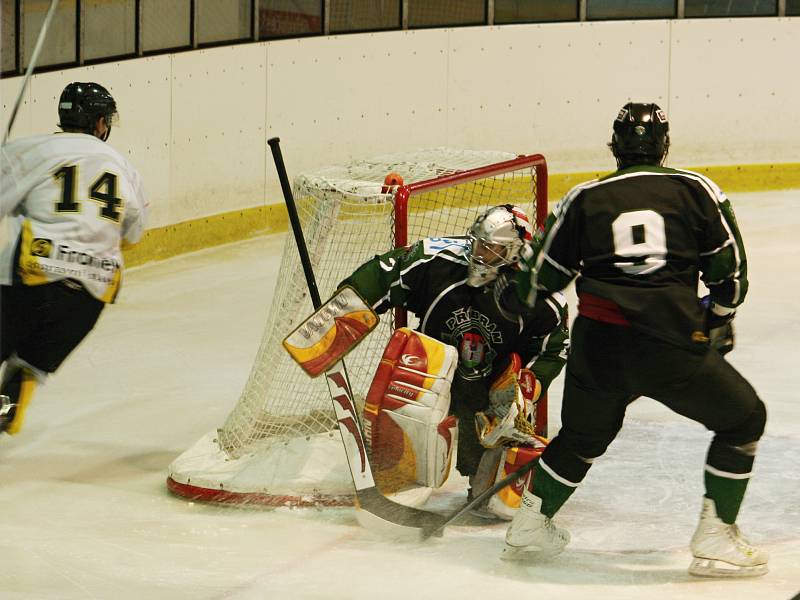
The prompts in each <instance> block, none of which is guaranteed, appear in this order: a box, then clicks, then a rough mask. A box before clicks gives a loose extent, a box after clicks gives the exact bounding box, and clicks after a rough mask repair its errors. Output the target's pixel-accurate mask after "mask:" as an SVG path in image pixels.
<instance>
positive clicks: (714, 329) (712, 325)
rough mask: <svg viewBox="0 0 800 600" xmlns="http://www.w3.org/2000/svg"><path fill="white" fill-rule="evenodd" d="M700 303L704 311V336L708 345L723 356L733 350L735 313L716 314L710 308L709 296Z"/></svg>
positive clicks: (711, 305)
mask: <svg viewBox="0 0 800 600" xmlns="http://www.w3.org/2000/svg"><path fill="white" fill-rule="evenodd" d="M700 302H701V304H702V305H703V306H704V307H705V309H706V335H707V336H708V339H709V343H710V344H711V347H712V348H713V349H714V350H716V351H717V352H719V353H720V354H721V355H723V356H724V355H726V354H727V353H728V352H730V351H731V350H733V346H734V341H735V336H734V333H733V317H735V316H736V311H731V312H729V313H728V314H726V315H720V314H717V313H716V312H714V309H713V308H712V307H713V302H712V301H711V298H710V297H709V296H705V297H704V298H703V299H702V300H701V301H700Z"/></svg>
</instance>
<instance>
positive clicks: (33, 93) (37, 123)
mask: <svg viewBox="0 0 800 600" xmlns="http://www.w3.org/2000/svg"><path fill="white" fill-rule="evenodd" d="M170 65H171V57H170V56H167V55H165V56H156V57H151V58H141V59H136V60H128V61H125V62H123V63H104V64H98V65H92V66H87V67H81V68H79V69H65V70H63V71H51V72H47V73H42V74H39V75H37V76H35V77H32V78H31V81H30V84H29V89H28V92H27V96H28V101H27V102H26V104H25V105H24V107H23V108H22V109H20V113H19V116H18V122H17V123H16V124H15V126H14V130H13V136H12V139H13V138H14V137H22V136H26V135H35V134H42V133H53V132H56V131H60V129H59V128H58V98H59V97H60V95H61V92H62V90H63V89H64V87H65V86H66V85H67V84H69V83H71V82H74V81H83V82H86V81H93V82H96V83H99V84H100V85H102V86H104V87H105V88H107V89H108V90H109V92H111V95H112V96H113V97H114V100H115V101H116V102H117V109H118V111H119V115H120V124H119V126H118V127H114V128H113V129H112V131H111V136H110V137H109V140H108V143H109V144H110V145H111V146H113V147H114V148H115V149H116V150H117V151H119V152H120V153H121V154H122V155H123V156H125V157H127V158H128V160H130V161H131V162H132V163H133V165H134V166H135V167H136V168H137V169H138V170H139V172H140V173H141V174H142V178H143V181H144V188H145V192H146V194H147V197H148V200H149V201H150V205H151V218H150V224H149V226H150V227H157V226H159V225H167V224H169V223H171V222H174V221H170V220H169V217H170V212H171V211H170V210H169V206H170V204H171V203H172V200H171V199H170V194H169V159H170V148H169V137H170V133H169V132H170V126H171V123H170V108H169V106H170V102H169V98H170V78H169V73H170ZM21 82H22V78H21V77H18V78H15V79H14V80H13V83H14V84H15V85H16V86H18V85H19V84H20V83H21ZM4 85H5V81H4ZM10 87H14V85H12V86H10Z"/></svg>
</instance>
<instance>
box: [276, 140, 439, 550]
mask: <svg viewBox="0 0 800 600" xmlns="http://www.w3.org/2000/svg"><path fill="white" fill-rule="evenodd" d="M267 143H268V144H269V146H270V149H271V150H272V157H273V160H274V161H275V168H276V169H277V171H278V179H279V180H280V184H281V190H282V191H283V198H284V201H285V202H286V209H287V211H288V213H289V221H290V223H291V225H292V232H293V234H294V238H295V241H296V242H297V249H298V251H299V253H300V262H301V263H302V265H303V272H304V274H305V278H306V283H307V285H308V290H309V294H310V295H311V302H312V304H313V305H314V310H317V309H319V308H320V306H321V305H322V301H321V300H320V295H319V290H318V289H317V282H316V278H315V277H314V271H313V268H312V265H311V259H310V258H309V256H308V248H307V247H306V243H305V238H304V236H303V229H302V226H301V224H300V217H299V216H298V214H297V206H296V205H295V202H294V196H293V194H292V188H291V185H290V184H289V178H288V176H287V174H286V166H285V165H284V162H283V155H282V153H281V148H280V139H279V138H276V137H275V138H270V139H269V140H267ZM325 381H326V383H327V384H328V392H329V393H330V396H331V402H332V403H333V409H334V411H335V413H336V420H337V421H338V423H339V433H340V434H341V436H342V444H343V445H344V450H345V455H346V456H347V464H348V466H349V468H350V475H351V476H352V479H353V486H354V488H355V495H356V509H357V510H356V518H357V519H358V522H359V523H360V524H361V525H362V526H363V527H365V528H366V529H370V530H375V531H380V532H382V533H385V534H387V535H389V536H392V537H397V538H408V537H413V538H416V539H422V537H423V532H424V531H425V530H428V529H429V530H434V529H436V530H437V531H441V528H442V527H440V526H443V524H444V522H445V518H444V517H442V516H441V515H437V514H435V513H432V512H429V511H426V510H421V509H418V508H412V507H409V506H404V505H402V504H398V503H396V502H393V501H392V500H390V499H389V498H387V497H385V496H384V495H383V494H381V493H380V491H379V490H378V488H377V486H376V485H375V480H374V479H373V477H372V467H371V466H370V463H369V457H368V456H367V449H366V444H365V442H364V435H363V433H362V431H361V423H360V421H359V418H358V414H357V411H356V407H355V402H354V399H353V393H352V391H351V388H350V383H349V381H348V378H347V371H346V368H345V364H344V362H343V361H342V360H339V361H338V362H336V363H335V364H334V365H333V366H332V367H330V368H329V369H328V370H327V371H326V372H325ZM425 537H429V536H425Z"/></svg>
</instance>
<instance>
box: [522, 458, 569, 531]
mask: <svg viewBox="0 0 800 600" xmlns="http://www.w3.org/2000/svg"><path fill="white" fill-rule="evenodd" d="M549 471H550V469H549V467H547V466H546V465H545V464H544V463H543V462H542V461H541V460H540V461H539V464H538V465H537V466H536V472H535V473H534V475H533V493H534V494H535V495H536V496H539V498H541V499H542V508H541V511H542V514H543V515H545V516H546V517H549V518H551V519H552V518H553V515H555V514H556V513H557V512H558V510H559V509H560V508H561V507H562V506H563V505H564V503H565V502H566V501H567V500H568V499H569V497H570V496H571V495H572V492H574V491H575V488H576V487H577V484H576V485H574V486H573V485H567V484H565V483H562V482H560V481H559V480H558V479H556V478H555V477H553V475H551V474H550V472H549Z"/></svg>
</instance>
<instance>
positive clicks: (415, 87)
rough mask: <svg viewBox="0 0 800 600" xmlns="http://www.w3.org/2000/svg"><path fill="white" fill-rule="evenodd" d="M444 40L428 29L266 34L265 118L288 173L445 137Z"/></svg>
mask: <svg viewBox="0 0 800 600" xmlns="http://www.w3.org/2000/svg"><path fill="white" fill-rule="evenodd" d="M446 43H447V38H446V36H444V35H442V33H441V32H440V31H434V30H426V31H397V32H385V33H378V34H356V35H346V36H331V37H328V38H308V39H301V40H287V41H280V42H271V43H270V47H269V51H268V56H269V68H268V74H267V78H268V88H267V94H268V101H267V113H268V117H267V122H268V129H269V135H270V136H278V137H280V138H281V145H282V149H283V153H284V156H285V158H286V165H287V170H288V171H289V176H290V178H291V177H292V175H293V174H296V173H299V172H301V171H306V170H310V169H316V168H318V167H320V166H323V165H327V164H338V163H342V162H346V161H347V160H349V159H350V158H352V157H368V156H372V155H375V154H379V153H386V152H393V151H396V150H406V149H413V148H424V147H431V146H442V145H444V144H445V142H446V118H447V114H446V104H447V83H446V80H447V52H446ZM268 173H274V169H272V171H270V169H269V168H268ZM276 185H277V180H274V181H273V184H272V186H271V189H273V190H277V189H278V188H277V187H275V186H276ZM278 197H280V196H278Z"/></svg>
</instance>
